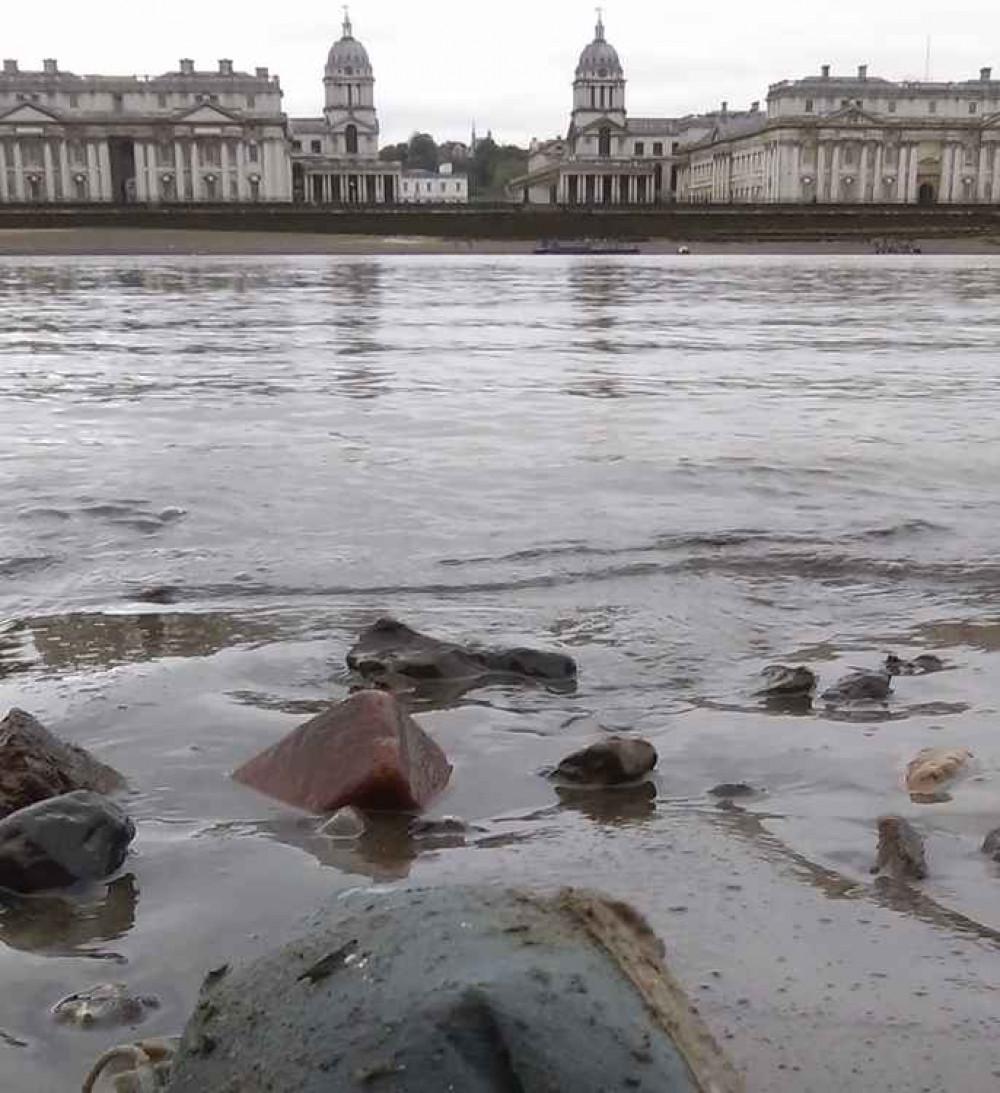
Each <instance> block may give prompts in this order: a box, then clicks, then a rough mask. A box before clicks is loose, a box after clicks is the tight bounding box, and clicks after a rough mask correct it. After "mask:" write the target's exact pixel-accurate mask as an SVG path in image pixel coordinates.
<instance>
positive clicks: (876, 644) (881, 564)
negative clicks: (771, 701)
mask: <svg viewBox="0 0 1000 1093" xmlns="http://www.w3.org/2000/svg"><path fill="white" fill-rule="evenodd" d="M998 305H1000V260H998V259H994V258H988V257H987V258H973V257H961V258H952V257H933V258H931V257H924V258H907V257H898V258H893V257H881V258H875V257H867V256H866V257H830V256H796V257H791V258H790V257H779V256H769V257H753V256H744V257H741V256H722V257H703V258H702V257H687V258H671V257H655V258H654V257H641V258H636V259H628V260H623V259H613V258H612V259H598V258H579V259H559V258H554V259H553V258H533V257H523V256H522V257H509V258H508V257H488V258H487V257H477V256H469V257H460V258H456V257H416V256H414V257H404V258H354V257H352V258H326V257H324V258H315V259H310V258H294V259H293V258H287V259H283V258H275V257H273V256H271V257H267V258H259V259H248V258H241V259H213V258H194V259H175V258H169V259H157V258H128V259H120V258H116V259H80V258H74V259H65V260H61V259H46V260H44V261H41V260H35V261H24V260H16V261H15V260H9V261H4V262H3V263H2V264H0V413H2V419H0V420H2V429H0V486H2V497H3V509H2V516H0V709H6V708H8V707H10V706H14V705H17V706H21V707H23V708H25V709H28V710H29V711H31V712H33V713H35V714H36V715H37V716H38V717H40V718H41V719H42V720H43V721H45V722H46V724H48V725H49V726H50V727H51V728H53V729H54V730H55V731H56V732H58V733H60V734H62V735H63V736H65V737H66V738H68V739H71V740H74V741H76V742H79V743H82V744H85V745H87V746H88V747H90V748H91V749H93V750H94V751H95V752H96V753H97V754H98V755H99V756H100V757H101V758H103V759H105V760H107V761H109V762H111V763H113V765H115V766H116V767H118V768H119V769H120V770H122V771H123V772H125V773H126V774H127V775H128V777H129V778H130V781H131V785H132V787H133V788H132V792H131V794H130V795H129V797H128V798H127V800H126V805H127V807H128V809H129V810H130V812H131V814H132V815H133V816H134V817H135V819H136V822H137V826H138V837H137V839H136V842H135V844H134V850H133V854H132V855H131V857H130V859H129V861H128V863H127V865H126V869H125V871H124V873H123V875H122V876H121V877H119V878H117V879H116V880H115V881H114V882H113V883H112V884H111V885H107V886H100V887H99V888H97V889H96V890H90V891H87V892H83V893H77V894H71V895H67V896H66V897H65V898H63V897H46V898H44V899H39V900H36V901H34V902H29V903H27V904H23V905H11V906H7V907H5V908H0V981H2V982H3V984H4V985H5V989H4V991H3V992H0V1087H2V1088H3V1090H4V1093H29V1091H30V1093H39V1091H43V1093H44V1091H47V1090H52V1091H53V1093H62V1091H64V1090H71V1089H75V1088H77V1087H78V1085H79V1082H80V1081H81V1080H82V1077H83V1075H84V1073H85V1072H86V1069H87V1067H88V1065H89V1062H90V1061H91V1059H92V1058H93V1057H94V1056H96V1054H97V1053H98V1052H99V1051H100V1050H102V1049H103V1048H104V1047H105V1046H107V1045H109V1044H111V1043H113V1042H116V1041H118V1040H122V1039H131V1038H133V1037H135V1036H138V1035H139V1032H131V1031H127V1030H126V1031H121V1030H118V1031H114V1030H112V1031H96V1030H92V1031H89V1032H84V1031H79V1030H74V1029H68V1028H66V1027H63V1026H55V1025H54V1024H53V1023H52V1021H51V1020H50V1018H49V1015H48V1010H49V1007H51V1005H52V1004H53V1003H55V1002H56V1001H58V999H59V998H61V997H62V996H63V995H65V994H68V993H70V992H71V991H73V990H78V989H81V988H83V987H85V986H88V985H90V984H92V983H94V982H97V981H100V980H102V979H108V978H110V979H122V980H125V981H127V982H129V983H130V984H134V985H135V986H137V987H138V988H139V989H142V990H144V991H149V992H152V993H155V994H157V995H158V996H159V997H160V999H161V1002H162V1005H161V1008H160V1009H159V1011H157V1013H156V1014H155V1015H154V1016H153V1017H152V1018H151V1019H150V1020H149V1021H147V1023H146V1024H145V1025H143V1026H142V1030H141V1031H142V1033H143V1034H148V1035H156V1034H161V1033H163V1034H167V1033H171V1032H174V1031H177V1030H178V1029H179V1028H180V1026H181V1025H182V1024H183V1021H184V1019H185V1016H186V1014H187V1012H188V1011H189V1009H190V1007H191V1004H192V1000H193V998H194V996H195V994H196V991H197V988H198V985H199V983H200V980H201V977H202V975H203V974H204V972H205V970H206V969H207V968H209V967H214V966H216V965H218V964H220V963H222V962H223V961H225V960H229V959H233V958H243V957H249V956H253V955H254V954H256V953H259V952H260V951H262V949H264V948H266V947H268V946H270V945H272V944H274V943H275V942H276V941H277V940H280V939H282V938H284V937H286V936H289V935H291V934H294V932H295V929H296V926H297V925H298V924H299V923H301V922H302V921H303V920H304V918H305V916H307V915H308V914H309V913H310V912H312V911H313V910H314V909H315V907H316V906H318V905H320V904H322V903H323V902H324V901H330V900H336V899H338V898H341V897H342V896H343V894H344V893H347V892H349V891H350V890H353V889H356V888H358V887H367V886H371V885H386V884H434V883H458V882H462V881H522V882H524V883H529V884H538V885H546V886H551V885H556V884H562V883H580V884H588V885H592V886H596V887H600V888H603V889H605V890H608V891H611V892H613V893H615V894H616V895H623V896H625V897H627V898H629V899H631V900H632V901H634V902H635V903H636V904H637V905H638V906H639V907H640V908H641V909H642V910H643V911H644V912H646V913H647V914H648V916H649V917H650V919H651V920H652V922H653V924H654V926H655V927H656V928H657V930H658V931H659V932H660V933H661V934H662V936H663V937H664V938H665V940H666V943H667V946H668V951H669V953H670V957H671V960H672V962H673V963H674V964H675V966H676V968H677V970H678V973H679V974H680V975H681V977H682V979H683V981H684V982H685V984H686V985H687V987H688V989H689V990H690V991H691V993H692V994H693V995H694V996H695V997H696V999H697V1001H698V1004H699V1006H700V1008H701V1010H702V1012H703V1014H704V1015H705V1017H706V1018H707V1019H708V1021H709V1023H710V1025H711V1027H712V1028H713V1030H714V1031H715V1032H716V1033H717V1035H718V1036H719V1037H720V1039H722V1041H723V1043H724V1044H725V1045H726V1048H727V1050H728V1051H729V1052H730V1053H731V1054H732V1057H733V1058H734V1060H735V1061H736V1063H737V1065H738V1066H739V1067H740V1068H741V1069H742V1070H743V1071H744V1072H745V1073H746V1075H747V1078H748V1083H749V1085H750V1088H751V1089H758V1090H789V1091H791V1090H796V1091H798V1090H806V1089H812V1090H842V1089H844V1088H845V1087H846V1088H852V1089H854V1088H856V1089H866V1090H875V1089H879V1090H881V1089H900V1090H909V1089H928V1090H930V1089H934V1090H936V1089H947V1090H949V1091H950V1093H955V1091H965V1090H969V1091H973V1090H975V1091H979V1090H982V1089H984V1088H987V1087H989V1086H990V1085H992V1084H994V1083H995V1082H996V1075H997V1074H998V1073H1000V1035H998V1032H1000V1027H998V1024H1000V1023H998V1016H997V1014H998V1006H997V1001H998V995H997V991H998V987H1000V943H998V939H1000V870H998V867H997V866H995V865H993V864H992V863H990V862H988V861H987V860H986V859H985V858H984V857H983V856H982V855H981V854H980V853H979V844H980V843H981V841H982V838H983V836H984V834H985V833H986V832H987V831H988V830H990V829H991V828H993V827H996V826H997V825H998V824H1000V761H998V759H1000V743H998V741H1000V724H998V722H1000V674H998V672H997V665H998V649H1000V606H998V603H1000V601H998V596H1000V559H998V557H997V553H996V535H997V529H998V527H1000V486H998V484H1000V443H998V441H1000V361H998V356H997V347H998V345H1000V306H998ZM158 585H170V586H172V587H174V588H175V589H176V601H175V602H174V603H171V604H169V605H161V606H156V605H151V604H147V603H143V602H140V601H139V600H138V599H137V596H138V595H139V594H140V593H141V592H142V590H144V589H148V588H150V587H152V586H158ZM387 613H391V614H394V615H396V616H398V617H400V618H402V619H404V620H405V621H407V622H409V623H410V624H411V625H415V626H417V627H419V628H421V629H426V630H429V631H431V632H433V633H435V634H437V635H440V636H446V637H455V638H462V639H471V640H481V641H486V642H517V643H523V644H536V645H541V646H544V647H551V648H559V649H562V650H564V651H567V652H569V653H571V654H572V655H573V656H574V657H576V658H577V660H578V662H579V666H580V678H579V685H578V687H577V688H576V690H575V691H573V692H572V693H565V692H564V693H553V692H549V691H547V690H545V689H542V688H530V687H529V688H510V687H493V688H489V689H485V690H480V691H475V692H472V693H471V694H468V695H466V696H465V697H464V698H462V699H459V700H457V701H455V702H454V703H452V704H450V705H449V706H447V707H446V708H430V709H425V710H422V711H421V712H420V713H419V714H418V716H419V717H420V718H421V720H422V723H423V724H424V726H425V727H426V728H427V730H428V731H429V732H430V733H431V734H432V735H433V736H434V737H435V738H436V739H437V740H438V741H439V742H440V743H441V744H442V745H443V746H444V748H445V749H446V751H447V752H448V753H449V756H450V757H451V758H452V760H453V762H454V764H455V774H454V777H453V781H452V784H451V787H450V788H449V790H448V791H447V793H446V795H445V797H444V798H443V799H442V800H441V801H440V802H439V803H438V805H437V806H436V807H435V809H434V814H459V815H461V816H463V817H465V818H466V819H467V820H469V821H473V822H475V823H476V824H477V825H478V827H479V828H480V829H481V830H480V831H478V832H475V833H474V834H472V835H471V836H470V837H469V839H468V840H467V844H466V845H464V846H441V845H433V844H431V845H426V844H423V845H421V844H416V843H414V842H413V841H411V840H410V839H409V837H408V836H407V835H406V833H405V831H404V830H402V829H400V827H399V826H398V825H395V824H392V823H385V824H379V825H377V826H376V827H375V829H374V830H372V831H371V832H370V833H369V834H368V835H366V836H365V837H364V838H363V839H362V841H361V843H360V844H359V845H357V846H353V845H346V846H345V845H344V844H337V843H332V842H330V841H329V840H326V839H324V838H323V837H321V836H319V835H318V834H317V833H316V831H315V824H314V823H313V822H312V821H311V820H309V819H308V818H306V817H301V816H298V815H293V814H291V813H290V811H289V810H287V809H285V808H283V807H282V806H280V805H277V804H275V803H273V802H270V801H268V800H266V799H264V798H261V797H259V796H257V795H256V794H254V793H253V792H252V791H250V790H247V789H245V788H242V787H239V786H236V785H234V784H233V783H232V782H230V781H229V779H228V777H227V775H228V772H229V771H230V770H232V769H233V768H234V767H235V766H237V765H238V764H239V763H240V762H242V761H243V760H244V759H246V758H247V757H249V756H250V755H252V754H254V753H255V752H256V751H257V750H259V749H260V748H261V747H263V746H266V745H267V744H268V743H270V742H272V741H273V740H275V739H277V738H278V737H279V736H280V735H281V734H282V733H284V732H285V731H287V730H288V729H289V728H290V727H292V726H293V725H295V724H296V723H297V722H298V721H301V720H303V719H304V718H305V717H307V716H309V715H310V714H311V713H312V712H313V711H315V710H317V709H321V708H322V707H323V704H324V703H325V702H328V701H329V700H331V699H334V700H336V699H339V698H341V697H343V696H344V695H345V694H346V691H347V686H348V680H347V677H346V675H345V670H344V654H345V652H346V651H347V649H348V648H349V646H350V644H351V642H352V640H353V638H354V635H356V633H357V632H358V630H359V629H361V628H362V627H363V626H364V625H366V624H367V623H368V622H370V621H372V620H373V619H374V618H375V617H377V616H378V615H381V614H387ZM889 650H892V651H895V652H897V653H899V654H901V655H913V654H915V653H918V652H924V651H933V652H936V653H938V654H940V655H941V656H943V657H944V658H945V659H946V660H947V662H948V665H949V669H948V670H947V671H944V672H941V673H938V674H935V675H930V676H926V677H919V678H906V679H900V680H898V681H897V683H896V687H895V693H894V695H893V696H892V698H891V700H890V702H889V703H888V706H887V707H885V708H882V709H873V710H864V711H852V712H848V713H845V712H844V711H838V710H832V709H827V708H826V707H824V705H823V704H822V703H816V704H815V706H814V707H813V709H812V710H809V711H805V712H801V711H800V712H798V713H795V714H788V713H775V712H772V711H768V710H767V709H765V708H763V707H762V706H761V704H760V702H759V701H757V700H756V699H754V698H753V697H752V692H753V689H754V684H755V677H756V676H757V675H758V673H759V672H760V670H761V669H762V668H763V667H764V666H765V665H767V664H771V663H776V662H795V663H804V664H809V665H811V666H812V667H813V668H814V669H816V670H817V671H818V672H819V673H820V676H821V680H822V685H827V684H829V683H831V682H833V681H834V680H835V679H836V678H837V677H838V676H839V675H841V674H843V673H844V672H846V671H848V670H849V669H850V668H851V667H855V666H856V667H876V666H877V665H878V664H879V663H880V662H881V660H882V659H883V657H884V655H885V653H886V652H887V651H889ZM608 729H621V730H630V731H631V730H634V731H638V732H641V733H642V734H644V735H646V736H647V737H648V738H649V739H651V740H652V741H653V742H654V743H655V744H656V746H657V749H658V750H659V753H660V765H659V768H658V773H657V776H656V780H655V791H654V792H652V793H643V792H630V793H617V794H606V795H598V796H595V795H592V794H591V795H576V796H571V797H559V796H557V795H556V793H555V791H554V790H553V788H552V786H551V785H550V783H548V782H546V781H545V780H544V779H542V778H540V777H539V776H538V773H537V772H538V770H539V769H540V768H541V767H543V766H544V765H545V764H547V763H551V762H553V761H554V760H556V759H558V758H559V757H560V756H562V755H563V754H565V753H567V752H568V751H569V750H572V748H574V747H576V746H578V745H580V744H582V743H586V742H589V741H591V740H593V739H596V738H598V737H599V736H600V734H601V733H602V732H603V731H605V730H608ZM932 745H962V746H966V747H969V748H970V749H971V750H972V751H973V752H974V753H975V757H976V758H975V762H974V765H973V770H972V772H971V774H970V776H969V777H968V778H966V779H965V780H964V781H963V782H961V783H960V784H959V785H958V786H956V787H955V789H954V790H953V792H952V794H951V799H950V800H947V801H942V802H939V803H936V804H932V805H926V804H924V805H921V804H917V803H914V802H911V801H910V800H909V798H908V797H907V796H906V794H905V793H904V792H903V790H902V781H901V772H902V770H903V768H904V766H905V764H906V762H907V760H908V759H909V758H911V757H912V755H913V754H914V753H915V752H916V751H918V750H919V749H920V748H922V747H926V746H932ZM720 781H746V782H749V783H751V784H753V785H754V786H757V787H763V788H766V793H765V794H762V795H761V796H759V797H757V798H754V799H752V800H751V801H749V802H748V803H747V804H746V806H745V810H744V811H733V810H726V809H719V808H718V807H717V806H716V804H715V802H714V801H713V800H712V799H711V798H710V797H708V796H707V795H706V790H707V789H708V788H709V787H710V786H712V785H713V784H714V783H716V782H720ZM886 811H894V812H898V813H900V814H902V815H905V816H908V817H910V818H911V819H912V820H913V821H914V823H915V824H916V825H917V826H918V827H919V829H920V830H921V832H922V833H923V834H924V836H925V838H926V841H927V848H928V856H929V861H930V868H931V876H930V877H929V879H928V880H927V881H926V882H925V883H924V884H923V885H922V886H921V890H920V892H919V893H914V892H904V891H901V890H898V889H892V888H887V887H886V886H885V885H883V884H879V883H875V884H873V882H872V878H871V877H870V876H869V874H868V867H869V865H870V864H871V862H872V860H873V853H874V844H875V830H874V821H875V818H876V817H877V816H878V815H880V814H882V813H884V812H886ZM15 988H16V989H15Z"/></svg>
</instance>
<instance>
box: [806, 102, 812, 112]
mask: <svg viewBox="0 0 1000 1093" xmlns="http://www.w3.org/2000/svg"><path fill="white" fill-rule="evenodd" d="M813 105H814V104H813V101H812V99H806V113H807V114H811V113H812V112H813Z"/></svg>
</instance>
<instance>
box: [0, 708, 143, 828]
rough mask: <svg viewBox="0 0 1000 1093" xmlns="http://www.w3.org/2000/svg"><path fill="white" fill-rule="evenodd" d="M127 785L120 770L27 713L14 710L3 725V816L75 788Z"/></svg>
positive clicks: (103, 790) (106, 788)
mask: <svg viewBox="0 0 1000 1093" xmlns="http://www.w3.org/2000/svg"><path fill="white" fill-rule="evenodd" d="M124 785H125V779H124V778H123V777H122V776H121V775H120V774H119V773H118V772H117V771H116V770H113V769H112V768H111V767H109V766H105V764H104V763H100V762H98V761H97V760H96V759H95V758H94V757H93V756H92V755H91V754H90V753H89V752H88V751H85V750H84V749H83V748H79V747H77V746H76V745H75V744H67V743H65V742H64V741H62V740H60V739H59V738H58V737H57V736H55V735H54V734H53V733H51V732H49V730H48V729H47V728H45V726H44V725H43V724H42V723H41V722H40V721H38V720H36V719H35V718H34V717H32V716H31V714H29V713H25V712H24V710H17V709H14V710H11V711H10V712H9V713H8V714H7V716H6V717H5V718H4V719H3V721H0V818H2V817H4V816H7V815H9V814H10V813H11V812H16V811H17V810H18V809H19V808H26V807H27V806H28V805H33V804H35V802H36V801H44V800H46V799H47V798H49V797H58V796H60V795H61V794H63V793H72V792H73V791H74V790H78V789H90V790H93V791H94V792H95V793H113V792H114V791H115V790H118V789H121V788H123V787H124Z"/></svg>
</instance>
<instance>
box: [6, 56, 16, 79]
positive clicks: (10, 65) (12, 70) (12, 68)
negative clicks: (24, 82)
mask: <svg viewBox="0 0 1000 1093" xmlns="http://www.w3.org/2000/svg"><path fill="white" fill-rule="evenodd" d="M3 74H4V75H5V76H16V75H17V61H12V60H6V61H4V63H3Z"/></svg>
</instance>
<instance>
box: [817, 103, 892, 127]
mask: <svg viewBox="0 0 1000 1093" xmlns="http://www.w3.org/2000/svg"><path fill="white" fill-rule="evenodd" d="M820 121H821V124H823V125H824V126H826V125H879V126H882V125H885V119H884V118H876V117H875V116H874V115H873V114H869V113H868V111H867V110H862V108H861V107H860V106H844V107H841V109H840V110H835V111H834V112H833V113H832V114H827V115H825V116H824V117H823V118H821V119H820Z"/></svg>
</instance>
